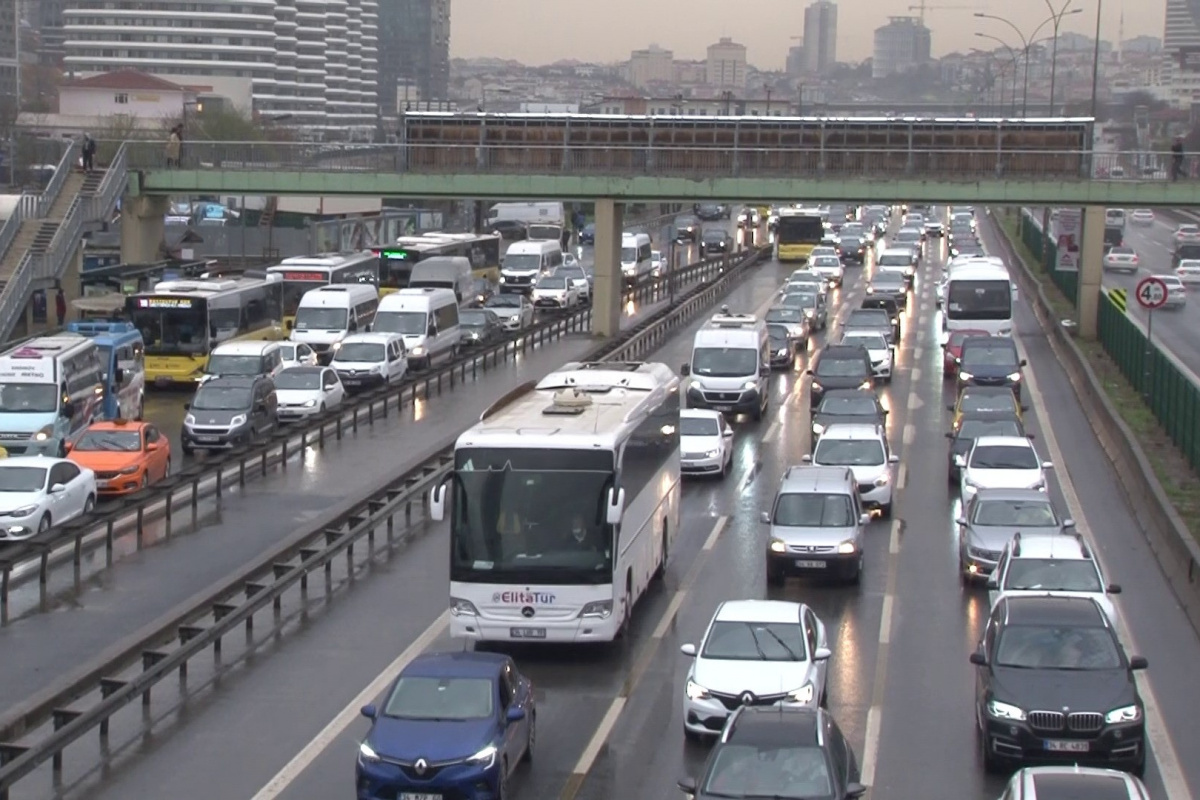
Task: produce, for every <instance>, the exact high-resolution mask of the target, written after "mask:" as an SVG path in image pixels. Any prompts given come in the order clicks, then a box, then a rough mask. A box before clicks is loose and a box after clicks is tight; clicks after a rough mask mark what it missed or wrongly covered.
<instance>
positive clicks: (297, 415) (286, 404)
mask: <svg viewBox="0 0 1200 800" xmlns="http://www.w3.org/2000/svg"><path fill="white" fill-rule="evenodd" d="M275 397H276V399H277V401H278V404H277V405H276V408H275V415H276V416H277V417H278V418H279V421H280V422H290V421H292V420H298V419H304V418H305V417H311V416H313V415H314V414H321V413H323V412H325V411H332V410H333V409H335V408H337V407H339V406H340V405H341V404H342V402H343V401H345V399H346V388H345V387H344V386H343V385H342V380H341V378H339V377H338V374H337V372H335V371H334V370H333V369H331V368H329V367H310V366H304V367H288V368H287V369H285V370H283V371H282V372H280V373H279V374H278V375H276V376H275Z"/></svg>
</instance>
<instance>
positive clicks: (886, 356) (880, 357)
mask: <svg viewBox="0 0 1200 800" xmlns="http://www.w3.org/2000/svg"><path fill="white" fill-rule="evenodd" d="M842 344H850V345H858V346H859V347H862V348H864V349H866V351H867V355H869V356H870V357H871V371H872V372H874V373H875V377H876V378H878V379H879V380H881V381H890V380H891V379H892V361H893V356H894V355H895V348H893V347H892V346H891V345H890V344H888V340H887V339H886V338H884V336H883V334H882V333H876V332H874V331H868V330H863V329H858V330H854V329H851V330H848V331H846V332H845V333H844V334H842Z"/></svg>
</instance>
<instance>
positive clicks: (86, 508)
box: [83, 494, 96, 516]
mask: <svg viewBox="0 0 1200 800" xmlns="http://www.w3.org/2000/svg"><path fill="white" fill-rule="evenodd" d="M95 510H96V498H95V496H94V495H90V494H89V495H88V496H87V499H86V500H84V501H83V513H84V516H87V515H88V514H90V513H92V512H93V511H95Z"/></svg>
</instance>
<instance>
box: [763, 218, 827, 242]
mask: <svg viewBox="0 0 1200 800" xmlns="http://www.w3.org/2000/svg"><path fill="white" fill-rule="evenodd" d="M824 235H825V224H824V223H823V222H822V221H821V218H820V217H819V216H817V215H816V214H813V215H811V216H800V217H780V218H779V223H778V226H777V227H776V229H775V236H776V239H777V240H778V241H779V243H780V244H818V243H819V242H820V241H821V237H823V236H824Z"/></svg>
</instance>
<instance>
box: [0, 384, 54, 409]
mask: <svg viewBox="0 0 1200 800" xmlns="http://www.w3.org/2000/svg"><path fill="white" fill-rule="evenodd" d="M57 408H58V387H57V386H55V385H54V384H53V383H0V412H3V413H5V414H20V413H22V412H29V413H39V414H49V413H52V412H54V411H55V410H56V409H57Z"/></svg>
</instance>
